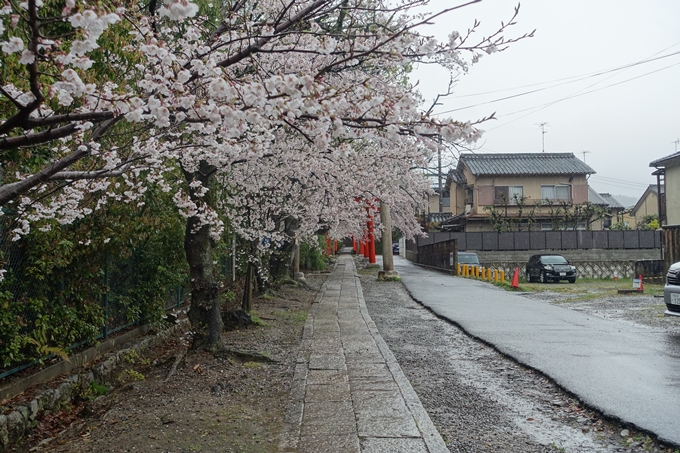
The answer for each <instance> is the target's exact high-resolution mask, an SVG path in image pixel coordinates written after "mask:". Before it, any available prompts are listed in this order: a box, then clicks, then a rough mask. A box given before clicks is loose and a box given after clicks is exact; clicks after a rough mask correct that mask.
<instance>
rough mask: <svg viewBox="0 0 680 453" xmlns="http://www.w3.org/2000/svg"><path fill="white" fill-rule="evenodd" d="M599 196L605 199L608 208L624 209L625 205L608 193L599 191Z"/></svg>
mask: <svg viewBox="0 0 680 453" xmlns="http://www.w3.org/2000/svg"><path fill="white" fill-rule="evenodd" d="M600 196H601V197H602V198H604V199H605V200H606V201H607V204H608V205H609V207H610V208H614V209H624V208H625V206H624V205H622V204H621V202H620V201H619V200H617V199H616V198H614V197H613V196H612V194H610V193H601V194H600Z"/></svg>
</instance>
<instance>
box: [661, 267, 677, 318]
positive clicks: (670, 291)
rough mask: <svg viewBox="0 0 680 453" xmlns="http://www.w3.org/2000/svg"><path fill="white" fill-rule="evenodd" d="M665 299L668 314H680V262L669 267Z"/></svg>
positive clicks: (664, 293)
mask: <svg viewBox="0 0 680 453" xmlns="http://www.w3.org/2000/svg"><path fill="white" fill-rule="evenodd" d="M663 301H664V302H665V303H666V312H665V314H666V316H680V263H675V264H673V265H672V266H671V267H670V268H669V269H668V274H666V286H664V288H663Z"/></svg>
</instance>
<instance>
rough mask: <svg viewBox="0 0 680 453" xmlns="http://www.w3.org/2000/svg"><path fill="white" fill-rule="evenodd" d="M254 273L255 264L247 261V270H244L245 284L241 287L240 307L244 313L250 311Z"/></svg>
mask: <svg viewBox="0 0 680 453" xmlns="http://www.w3.org/2000/svg"><path fill="white" fill-rule="evenodd" d="M254 273H255V266H254V265H253V263H248V270H247V271H246V284H245V286H244V287H243V302H242V304H241V308H242V309H243V311H245V312H246V313H250V310H251V309H252V306H253V274H254Z"/></svg>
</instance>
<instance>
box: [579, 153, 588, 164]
mask: <svg viewBox="0 0 680 453" xmlns="http://www.w3.org/2000/svg"><path fill="white" fill-rule="evenodd" d="M581 154H583V163H584V164H585V163H586V154H590V151H581Z"/></svg>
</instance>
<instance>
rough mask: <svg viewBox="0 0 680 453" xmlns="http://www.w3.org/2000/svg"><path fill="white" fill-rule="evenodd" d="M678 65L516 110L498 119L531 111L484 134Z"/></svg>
mask: <svg viewBox="0 0 680 453" xmlns="http://www.w3.org/2000/svg"><path fill="white" fill-rule="evenodd" d="M678 65H680V63H675V64H672V65H670V66H666V67H663V68H661V69H657V70H655V71H651V72H647V73H645V74H642V75H639V76H636V77H632V78H630V79H626V80H622V81H620V82H616V83H612V84H611V85H606V86H603V87H600V88H596V89H594V90H590V91H586V92H583V93H581V92H576V93H574V94H572V95H569V96H566V97H563V98H561V99H557V100H556V101H552V102H548V103H547V104H542V105H539V106H534V107H529V108H526V109H522V110H517V111H515V112H512V113H507V114H505V115H502V116H500V118H502V117H505V116H511V115H516V114H518V113H522V112H526V111H527V110H533V111H532V112H530V113H527V114H526V115H523V116H520V117H519V118H515V119H514V120H510V121H508V122H506V123H503V124H501V125H499V126H496V127H494V128H491V129H487V130H486V132H490V131H493V130H495V129H498V128H501V127H503V126H506V125H508V124H510V123H513V122H515V121H517V120H520V119H522V118H526V117H527V116H529V115H531V114H533V113H536V112H539V111H541V110H543V109H545V108H548V107H550V106H552V105H555V104H557V103H558V102H562V101H567V100H569V99H574V98H577V97H581V96H585V95H586V94H591V93H595V92H597V91H600V90H604V89H606V88H611V87H615V86H617V85H621V84H623V83H626V82H630V81H632V80H636V79H640V78H642V77H646V76H648V75H651V74H654V73H657V72H660V71H664V70H666V69H669V68H672V67H673V66H678ZM591 86H592V85H591ZM584 89H587V88H584Z"/></svg>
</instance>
